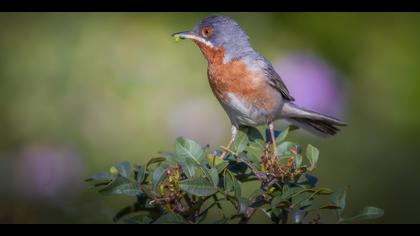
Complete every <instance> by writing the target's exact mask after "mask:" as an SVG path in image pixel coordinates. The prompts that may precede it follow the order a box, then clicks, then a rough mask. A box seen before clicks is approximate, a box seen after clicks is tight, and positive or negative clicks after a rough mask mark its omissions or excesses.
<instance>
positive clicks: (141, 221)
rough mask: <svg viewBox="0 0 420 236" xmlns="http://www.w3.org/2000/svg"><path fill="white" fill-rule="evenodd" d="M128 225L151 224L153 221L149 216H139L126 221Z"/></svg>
mask: <svg viewBox="0 0 420 236" xmlns="http://www.w3.org/2000/svg"><path fill="white" fill-rule="evenodd" d="M124 221H125V223H127V224H150V223H151V222H152V221H153V219H152V218H150V217H149V216H147V215H137V216H133V217H130V218H128V219H125V220H124Z"/></svg>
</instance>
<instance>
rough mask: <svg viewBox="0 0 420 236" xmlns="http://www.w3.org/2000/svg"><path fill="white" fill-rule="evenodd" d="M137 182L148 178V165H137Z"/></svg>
mask: <svg viewBox="0 0 420 236" xmlns="http://www.w3.org/2000/svg"><path fill="white" fill-rule="evenodd" d="M136 169H137V179H136V180H137V183H139V184H141V183H143V181H144V180H145V178H146V166H144V165H142V166H137V167H136Z"/></svg>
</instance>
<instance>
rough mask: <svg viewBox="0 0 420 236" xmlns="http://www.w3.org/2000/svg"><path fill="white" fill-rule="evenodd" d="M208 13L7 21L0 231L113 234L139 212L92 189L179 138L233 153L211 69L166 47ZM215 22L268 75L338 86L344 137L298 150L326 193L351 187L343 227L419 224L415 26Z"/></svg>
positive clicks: (279, 18) (370, 17)
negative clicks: (366, 217) (319, 66)
mask: <svg viewBox="0 0 420 236" xmlns="http://www.w3.org/2000/svg"><path fill="white" fill-rule="evenodd" d="M212 14H216V13H0V223H7V222H9V223H111V222H112V217H113V215H114V214H115V213H116V211H117V210H119V209H120V208H122V207H124V206H125V205H126V204H128V203H130V202H131V201H133V199H131V198H124V197H118V196H115V197H101V196H99V195H98V194H97V193H96V191H95V190H92V189H89V187H88V185H87V184H85V183H84V182H83V180H84V179H85V178H86V177H88V176H90V175H91V174H94V173H96V172H99V171H102V170H106V169H108V168H109V167H110V166H111V165H113V164H115V163H116V162H119V161H123V160H130V161H132V162H138V163H143V162H145V161H146V160H147V159H149V158H150V157H153V156H154V155H156V153H157V152H158V151H163V150H167V151H171V150H174V139H175V138H176V137H178V136H181V135H183V136H187V137H189V138H193V139H195V140H197V141H199V142H200V143H202V144H203V145H205V144H210V145H211V148H216V147H217V146H219V145H222V144H225V143H226V142H227V140H228V139H229V137H230V125H229V120H228V118H227V116H226V115H225V113H224V111H223V110H222V108H221V107H220V106H219V104H218V102H217V100H216V99H215V98H214V97H213V95H212V93H211V90H210V88H209V86H208V82H207V77H206V67H207V62H206V61H205V60H204V59H203V57H202V54H201V53H200V51H199V50H198V48H197V47H196V45H194V44H193V43H191V42H187V41H182V42H180V43H176V42H175V41H174V39H173V38H171V37H170V35H171V33H174V32H178V31H182V30H188V29H191V28H192V27H193V26H194V24H195V23H196V22H198V21H199V20H200V19H202V18H204V17H206V16H208V15H212ZM217 14H224V15H228V16H231V17H232V18H234V19H235V20H237V21H238V23H239V24H240V25H241V26H242V28H243V29H244V30H245V31H246V32H247V33H248V34H249V36H250V38H251V43H252V45H253V46H254V48H255V49H256V50H258V51H259V52H261V53H262V54H263V55H264V56H265V57H267V58H268V59H269V60H271V61H272V62H273V64H276V65H277V64H281V63H282V60H287V58H288V55H293V54H294V53H295V52H299V53H303V54H305V53H308V54H310V55H312V56H313V58H319V60H320V61H322V62H323V63H324V64H325V63H327V64H328V68H330V69H331V70H332V71H335V72H334V73H336V74H339V75H340V76H338V77H340V78H339V79H337V81H340V82H339V83H340V84H344V85H343V86H342V87H340V89H339V90H338V92H339V93H340V94H345V98H343V99H341V100H342V101H341V100H340V102H338V101H334V99H329V100H331V101H329V102H331V104H329V103H328V101H327V103H326V104H327V106H336V107H339V109H338V110H339V112H337V113H335V114H336V115H337V116H338V117H340V118H342V119H344V120H345V121H347V122H348V124H349V126H348V127H346V128H344V129H343V131H342V132H340V133H339V135H338V136H336V137H333V138H329V139H318V138H316V137H313V136H308V135H306V134H305V133H303V132H302V131H297V132H294V133H292V134H291V136H290V139H291V140H293V141H296V142H300V143H302V144H307V143H311V144H314V145H315V146H317V147H318V148H319V149H320V151H321V156H320V163H319V170H317V172H316V174H317V175H318V177H319V178H320V181H321V182H320V184H321V185H323V186H329V187H332V188H340V187H349V195H348V198H349V202H348V207H349V209H347V213H348V214H352V213H356V212H357V211H358V209H360V208H361V207H363V206H365V205H373V206H377V207H381V208H383V209H384V210H385V216H384V217H383V218H382V219H380V220H377V221H375V222H379V223H420V205H419V204H417V201H418V199H419V198H420V184H419V181H420V171H419V167H418V163H419V158H420V155H419V154H420V145H419V144H420V132H419V131H420V121H419V120H418V119H419V118H418V117H419V116H420V95H419V94H420V65H419V62H420V43H419V42H420V28H419V25H420V14H418V13H404V14H403V13H401V14H400V13H217ZM276 68H277V67H276ZM278 68H282V66H281V65H280V66H279V67H278ZM298 68H299V67H298ZM302 68H303V67H302ZM303 70H304V69H303ZM298 71H299V70H298ZM279 73H280V75H282V73H281V72H280V71H279ZM283 77H285V76H284V75H283ZM285 80H286V78H285ZM286 84H288V83H286ZM301 85H302V86H305V82H304V81H303V82H302V83H301ZM313 90H315V88H314V89H313ZM314 93H316V91H314ZM309 94H311V93H309ZM292 95H293V91H292ZM312 100H313V101H315V103H316V100H314V99H312ZM278 127H283V126H282V123H281V122H280V123H279V124H278ZM257 222H258V218H257Z"/></svg>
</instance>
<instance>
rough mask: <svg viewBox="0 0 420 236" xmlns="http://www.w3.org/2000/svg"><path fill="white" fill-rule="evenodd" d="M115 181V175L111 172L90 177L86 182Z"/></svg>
mask: <svg viewBox="0 0 420 236" xmlns="http://www.w3.org/2000/svg"><path fill="white" fill-rule="evenodd" d="M114 179H115V175H113V174H111V173H109V172H100V173H97V174H96V175H94V176H91V177H89V178H88V179H86V180H85V181H112V180H114Z"/></svg>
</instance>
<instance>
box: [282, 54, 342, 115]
mask: <svg viewBox="0 0 420 236" xmlns="http://www.w3.org/2000/svg"><path fill="white" fill-rule="evenodd" d="M274 67H275V69H276V71H277V72H278V73H279V75H280V76H281V78H282V79H283V81H284V83H285V84H286V86H287V87H288V89H289V91H290V93H291V95H292V96H293V97H294V98H295V99H296V104H298V105H300V106H302V107H305V108H308V109H311V110H314V111H318V112H321V113H325V114H328V115H331V116H335V117H338V118H340V116H341V115H342V112H343V110H344V106H345V99H346V94H345V91H344V86H343V81H342V79H341V78H340V76H339V74H338V73H337V72H336V71H335V69H334V68H333V67H332V66H331V65H329V64H327V62H325V61H324V60H322V59H320V58H318V57H316V56H314V55H311V54H308V53H295V54H289V55H287V56H286V57H285V58H283V59H282V60H280V61H279V62H278V63H276V64H275V65H274Z"/></svg>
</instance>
